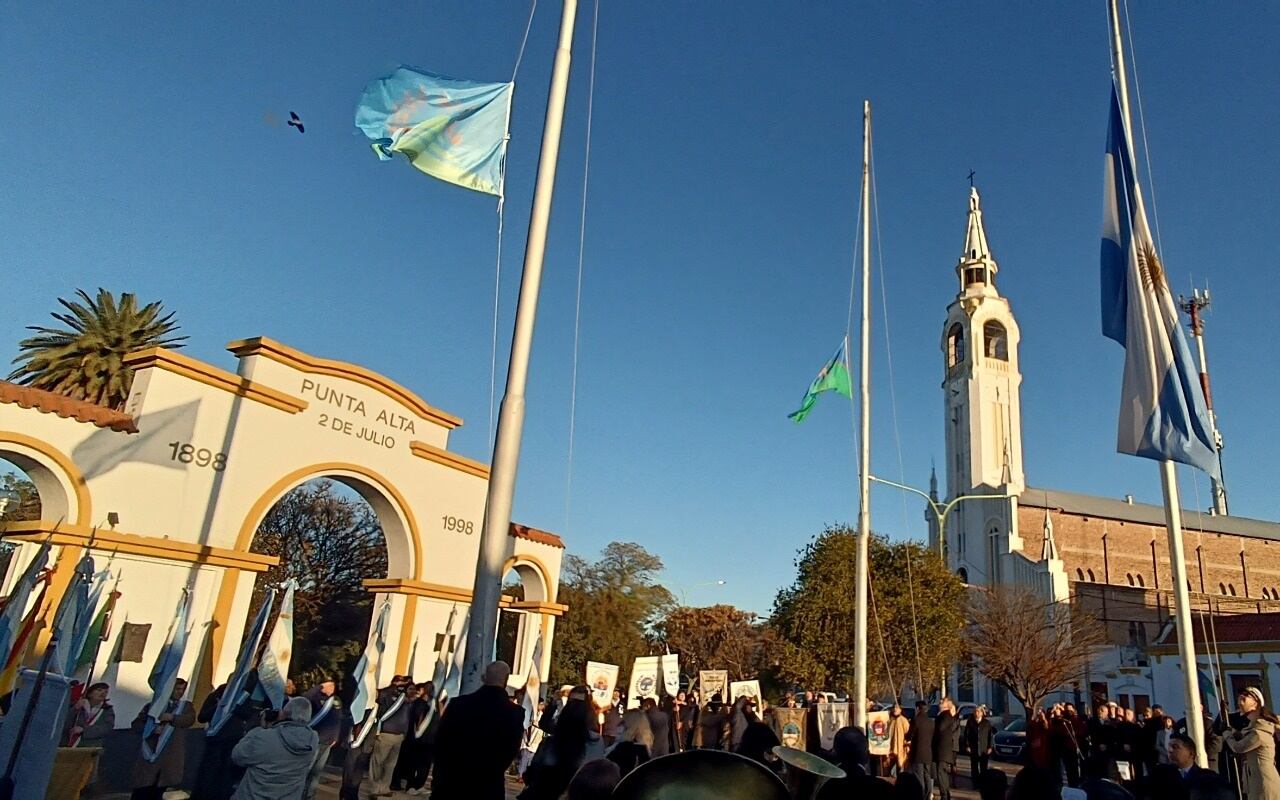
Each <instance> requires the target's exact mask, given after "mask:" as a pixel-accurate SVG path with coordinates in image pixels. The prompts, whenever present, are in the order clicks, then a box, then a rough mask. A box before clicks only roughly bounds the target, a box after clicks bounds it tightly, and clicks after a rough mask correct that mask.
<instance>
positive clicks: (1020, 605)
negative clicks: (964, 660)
mask: <svg viewBox="0 0 1280 800" xmlns="http://www.w3.org/2000/svg"><path fill="white" fill-rule="evenodd" d="M969 616H970V619H971V620H972V624H971V625H970V627H969V629H968V631H967V632H966V634H965V647H966V649H967V650H968V652H969V653H970V654H971V655H972V656H973V658H974V659H975V660H976V661H977V667H978V669H979V671H981V672H982V673H983V674H984V675H986V676H987V677H988V678H990V679H991V680H993V681H995V682H996V683H998V684H1000V685H1001V686H1004V687H1005V688H1006V689H1008V690H1009V692H1010V693H1011V694H1013V696H1014V697H1016V698H1018V700H1019V701H1020V702H1021V703H1022V705H1023V707H1024V708H1026V709H1027V717H1028V719H1029V718H1030V716H1031V710H1032V709H1035V708H1038V707H1039V706H1040V705H1041V704H1042V703H1043V702H1044V700H1045V698H1047V697H1048V696H1049V695H1051V694H1053V693H1054V692H1055V691H1057V690H1058V689H1060V688H1062V687H1063V686H1066V685H1067V684H1070V683H1072V682H1073V681H1080V680H1084V679H1085V676H1086V675H1087V674H1088V671H1089V662H1090V661H1091V660H1092V658H1093V650H1094V648H1095V647H1099V646H1102V645H1104V644H1106V630H1105V629H1104V628H1103V627H1102V625H1101V624H1100V623H1099V622H1098V621H1097V620H1095V619H1093V618H1092V617H1090V616H1088V615H1087V614H1084V613H1082V612H1080V611H1079V610H1078V609H1074V608H1072V606H1071V605H1070V604H1068V603H1046V602H1045V601H1044V600H1043V599H1041V598H1040V596H1039V595H1037V594H1036V593H1035V592H1033V591H1032V590H1031V589H1029V588H1027V587H1024V586H997V587H994V588H991V589H989V590H986V591H982V592H978V593H975V595H974V597H973V599H972V601H971V602H970V604H969Z"/></svg>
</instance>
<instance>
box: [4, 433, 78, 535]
mask: <svg viewBox="0 0 1280 800" xmlns="http://www.w3.org/2000/svg"><path fill="white" fill-rule="evenodd" d="M0 458H3V459H4V460H6V461H9V462H12V463H13V464H14V465H15V466H17V467H18V468H19V469H21V470H22V471H23V472H25V473H26V474H27V477H28V478H30V479H31V482H32V483H34V484H35V486H36V491H37V492H38V493H39V494H40V516H41V517H42V518H44V519H46V520H50V521H52V522H65V523H74V524H79V525H92V524H94V520H93V518H92V516H93V511H92V508H91V501H90V499H89V489H88V485H87V484H86V483H85V479H84V476H83V475H82V474H81V473H80V470H78V469H77V468H76V466H75V464H74V463H73V462H72V461H71V459H70V458H68V457H67V456H66V455H65V454H63V453H61V452H60V451H58V450H57V449H56V448H54V447H52V446H50V445H48V444H46V443H44V442H41V441H40V440H38V439H33V438H32V437H30V436H26V435H24V434H20V433H11V432H8V431H0Z"/></svg>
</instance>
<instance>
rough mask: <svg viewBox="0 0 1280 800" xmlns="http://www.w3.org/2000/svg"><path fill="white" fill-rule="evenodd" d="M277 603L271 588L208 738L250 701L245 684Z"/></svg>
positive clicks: (215, 712) (243, 644)
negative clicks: (245, 702)
mask: <svg viewBox="0 0 1280 800" xmlns="http://www.w3.org/2000/svg"><path fill="white" fill-rule="evenodd" d="M275 601H276V590H275V589H272V590H270V591H269V592H267V596H266V597H265V598H264V599H263V601H262V608H259V609H258V616H257V617H255V618H254V620H253V627H251V628H249V629H248V630H247V631H245V633H244V641H243V642H241V644H240V655H239V656H238V657H237V658H236V668H235V671H234V672H232V673H231V677H230V678H228V679H227V685H226V688H224V689H223V690H222V697H220V698H218V706H217V708H215V709H214V710H213V718H212V719H211V720H209V727H207V728H205V731H204V735H205V736H216V735H217V734H218V731H220V730H222V726H223V725H226V724H227V720H229V719H231V715H232V713H234V712H235V710H236V708H238V707H239V706H240V704H241V703H243V702H244V701H245V700H247V699H249V695H248V693H247V692H245V690H244V685H245V683H246V682H248V680H249V673H250V672H252V671H253V657H254V656H255V655H257V653H258V644H259V643H261V642H262V634H263V633H265V632H266V630H267V621H268V620H270V619H271V606H272V605H274V604H275Z"/></svg>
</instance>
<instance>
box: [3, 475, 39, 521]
mask: <svg viewBox="0 0 1280 800" xmlns="http://www.w3.org/2000/svg"><path fill="white" fill-rule="evenodd" d="M15 495H16V499H9V501H8V502H5V498H11V497H12V496H15ZM0 503H2V504H3V505H4V512H3V513H0V522H27V521H30V520H35V519H40V495H39V493H38V492H37V491H36V485H35V484H34V483H32V482H31V481H30V480H29V479H27V478H26V477H25V476H23V475H19V474H18V473H16V472H6V473H4V474H3V475H0Z"/></svg>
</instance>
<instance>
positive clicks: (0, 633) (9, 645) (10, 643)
mask: <svg viewBox="0 0 1280 800" xmlns="http://www.w3.org/2000/svg"><path fill="white" fill-rule="evenodd" d="M48 563H49V543H48V542H45V543H43V544H41V545H40V549H39V550H37V551H36V554H35V555H34V556H32V557H31V563H29V564H27V568H26V569H25V570H23V571H22V576H21V577H20V578H18V582H17V583H15V584H14V585H13V591H11V592H9V597H8V598H7V599H6V600H5V603H4V613H3V614H0V658H3V659H4V661H5V662H6V663H7V662H8V660H9V655H10V653H12V652H13V647H14V642H15V637H16V636H17V634H18V631H19V630H20V629H21V628H22V624H23V619H24V618H25V615H26V611H27V600H28V599H29V598H30V597H31V590H32V589H34V588H35V586H36V582H37V581H39V580H40V577H41V573H42V572H44V568H45V566H46V565H48ZM36 605H37V608H38V607H39V604H38V603H37V604H36Z"/></svg>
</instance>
